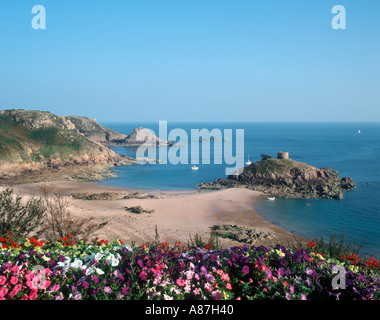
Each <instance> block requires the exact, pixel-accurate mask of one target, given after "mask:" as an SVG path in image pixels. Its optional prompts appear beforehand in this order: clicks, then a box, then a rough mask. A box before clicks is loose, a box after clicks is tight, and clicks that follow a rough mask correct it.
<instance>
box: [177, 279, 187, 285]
mask: <svg viewBox="0 0 380 320" xmlns="http://www.w3.org/2000/svg"><path fill="white" fill-rule="evenodd" d="M176 282H177V284H178V285H179V286H180V287H182V286H184V285H185V281H184V280H182V279H177V281H176Z"/></svg>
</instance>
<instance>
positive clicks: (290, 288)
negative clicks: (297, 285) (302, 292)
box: [289, 285, 294, 293]
mask: <svg viewBox="0 0 380 320" xmlns="http://www.w3.org/2000/svg"><path fill="white" fill-rule="evenodd" d="M289 291H290V293H294V287H293V286H292V285H290V286H289Z"/></svg>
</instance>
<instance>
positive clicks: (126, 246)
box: [124, 244, 132, 251]
mask: <svg viewBox="0 0 380 320" xmlns="http://www.w3.org/2000/svg"><path fill="white" fill-rule="evenodd" d="M124 248H125V249H127V250H128V251H132V247H131V246H130V245H128V244H126V245H124Z"/></svg>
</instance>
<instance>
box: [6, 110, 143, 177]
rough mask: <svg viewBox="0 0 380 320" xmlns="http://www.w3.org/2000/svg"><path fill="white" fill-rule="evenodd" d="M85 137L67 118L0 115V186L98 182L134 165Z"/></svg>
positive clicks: (20, 112) (38, 114) (26, 113)
mask: <svg viewBox="0 0 380 320" xmlns="http://www.w3.org/2000/svg"><path fill="white" fill-rule="evenodd" d="M136 163H137V161H136V160H135V159H133V158H131V157H128V156H120V155H118V154H117V153H115V152H114V151H112V150H111V149H109V148H107V147H106V146H104V145H103V144H101V143H99V142H98V141H95V140H92V139H90V138H88V137H86V136H85V135H84V134H83V133H81V132H79V130H78V129H77V127H76V126H75V125H74V124H73V122H71V121H70V120H69V119H68V118H66V117H64V116H57V115H54V114H52V113H50V112H44V111H26V110H1V111H0V183H1V184H10V183H24V182H36V181H48V180H57V179H63V180H70V179H76V180H85V181H90V180H100V179H103V178H106V177H110V176H113V173H112V172H110V169H111V168H113V167H115V166H120V165H130V164H136Z"/></svg>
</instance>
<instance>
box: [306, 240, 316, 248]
mask: <svg viewBox="0 0 380 320" xmlns="http://www.w3.org/2000/svg"><path fill="white" fill-rule="evenodd" d="M307 246H308V247H311V246H317V244H316V243H315V242H314V241H310V242H309V243H308V244H307Z"/></svg>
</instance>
